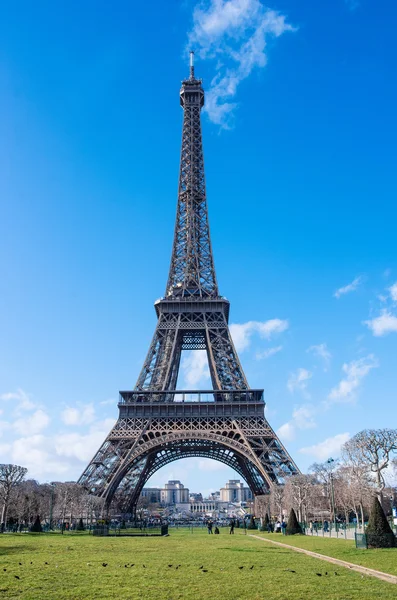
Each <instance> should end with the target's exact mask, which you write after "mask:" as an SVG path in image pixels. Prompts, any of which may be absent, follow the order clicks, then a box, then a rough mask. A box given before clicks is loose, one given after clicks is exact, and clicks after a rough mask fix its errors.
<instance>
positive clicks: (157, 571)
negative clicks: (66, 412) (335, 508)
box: [0, 529, 397, 600]
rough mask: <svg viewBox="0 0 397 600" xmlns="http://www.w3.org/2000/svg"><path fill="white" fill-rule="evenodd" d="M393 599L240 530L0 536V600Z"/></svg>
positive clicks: (378, 586) (375, 585)
mask: <svg viewBox="0 0 397 600" xmlns="http://www.w3.org/2000/svg"><path fill="white" fill-rule="evenodd" d="M288 541H290V539H289V540H288ZM339 543H340V544H341V545H342V543H343V542H339ZM363 552H364V551H363ZM19 563H21V564H19ZM102 563H107V566H106V567H103V566H102ZM131 563H134V566H133V567H132V566H129V565H131ZM125 565H128V566H127V567H125ZM168 565H172V566H171V567H169V566H168ZM178 565H180V566H179V567H178V568H176V567H177V566H178ZM200 567H203V568H202V569H200ZM241 567H243V568H241ZM251 567H253V568H251ZM291 571H295V572H291ZM326 572H327V573H328V574H327V575H326ZM317 573H320V574H321V576H319V575H317ZM335 573H336V575H335ZM16 576H17V577H18V578H19V579H17V578H16ZM396 594H397V587H396V586H395V585H392V584H389V583H386V582H384V581H379V580H377V579H374V578H372V577H362V576H361V575H360V574H357V573H354V572H352V571H349V570H348V569H344V568H339V567H334V566H333V565H330V564H327V563H326V562H324V561H321V560H319V559H313V558H310V557H307V556H304V555H302V554H298V553H296V552H294V551H293V550H287V549H284V548H280V547H277V546H273V545H271V544H265V543H264V542H261V541H260V540H257V539H254V538H251V537H249V535H246V536H245V535H242V534H241V533H240V532H238V531H236V534H235V535H234V536H231V535H229V534H228V530H221V535H219V536H216V535H212V536H210V535H208V534H207V533H206V532H205V530H195V531H194V533H193V534H192V533H190V532H189V531H188V530H178V531H174V530H172V529H171V530H170V536H169V537H165V538H160V537H152V538H150V537H149V538H147V537H146V538H145V537H138V538H126V537H125V538H96V537H95V538H94V537H92V536H89V535H87V534H81V535H79V534H77V535H76V534H65V535H63V536H62V535H58V534H47V535H46V534H36V535H35V534H13V535H10V534H3V535H0V600H1V598H7V600H8V599H13V598H18V599H23V600H28V599H29V600H45V599H48V598H51V599H56V600H66V599H73V600H82V599H86V598H89V599H91V598H93V599H102V598H103V599H105V598H118V599H123V600H124V599H133V598H134V599H135V598H139V599H142V600H163V599H168V600H176V599H179V598H183V599H186V600H191V599H194V600H199V599H210V598H211V599H218V598H219V599H222V600H223V599H225V600H237V599H238V600H240V599H242V598H249V599H250V600H255V599H261V600H262V599H266V600H272V599H283V600H298V599H299V600H310V599H315V600H317V599H319V598H321V599H325V600H331V599H332V600H353V599H357V600H358V599H360V600H366V599H367V598H368V599H369V598H372V597H373V596H374V595H378V596H381V597H382V600H388V599H392V598H393V599H395V598H396Z"/></svg>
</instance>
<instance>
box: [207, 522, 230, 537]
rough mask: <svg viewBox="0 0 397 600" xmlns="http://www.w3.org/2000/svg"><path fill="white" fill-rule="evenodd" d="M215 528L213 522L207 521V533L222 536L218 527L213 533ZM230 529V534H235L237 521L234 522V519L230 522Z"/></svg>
mask: <svg viewBox="0 0 397 600" xmlns="http://www.w3.org/2000/svg"><path fill="white" fill-rule="evenodd" d="M213 527H214V524H213V522H212V521H207V531H208V533H209V534H212V533H214V534H215V535H219V534H220V531H219V527H218V526H217V525H216V526H215V528H214V531H212V528H213ZM229 527H230V530H229V533H230V534H234V527H235V521H234V519H232V520H231V521H230V524H229Z"/></svg>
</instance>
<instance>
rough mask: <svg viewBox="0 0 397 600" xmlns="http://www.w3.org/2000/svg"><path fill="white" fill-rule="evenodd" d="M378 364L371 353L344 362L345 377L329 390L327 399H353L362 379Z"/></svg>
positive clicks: (335, 400)
mask: <svg viewBox="0 0 397 600" xmlns="http://www.w3.org/2000/svg"><path fill="white" fill-rule="evenodd" d="M378 366H379V362H378V360H377V358H376V357H375V356H374V355H373V354H368V356H366V357H363V358H359V359H358V360H352V361H351V362H349V363H345V364H344V365H343V367H342V371H343V372H344V373H345V377H343V379H341V381H340V382H339V383H338V385H337V386H335V387H334V388H333V389H332V390H331V392H330V393H329V395H328V400H330V401H331V402H351V401H353V400H354V399H355V395H356V392H357V390H358V388H359V387H360V385H361V383H362V380H363V379H364V378H365V377H366V376H367V375H368V373H369V372H370V371H372V369H375V368H376V367H378Z"/></svg>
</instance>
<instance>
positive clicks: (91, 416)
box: [61, 403, 95, 425]
mask: <svg viewBox="0 0 397 600" xmlns="http://www.w3.org/2000/svg"><path fill="white" fill-rule="evenodd" d="M61 419H62V421H63V422H64V423H65V425H89V424H90V423H92V422H93V421H94V420H95V408H94V405H93V404H92V403H90V404H86V405H84V406H81V407H78V408H76V407H70V406H68V407H67V408H65V410H63V411H62V413H61Z"/></svg>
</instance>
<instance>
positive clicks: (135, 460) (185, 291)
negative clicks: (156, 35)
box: [79, 55, 299, 511]
mask: <svg viewBox="0 0 397 600" xmlns="http://www.w3.org/2000/svg"><path fill="white" fill-rule="evenodd" d="M191 57H192V55H191ZM180 102H181V105H182V108H183V111H184V116H183V130H182V149H181V162H180V173H179V191H178V204H177V214H176V223H175V233H174V243H173V249H172V256H171V265H170V271H169V276H168V282H167V287H166V292H165V296H164V298H162V299H161V300H158V301H157V302H156V303H155V310H156V314H157V317H158V322H157V327H156V330H155V333H154V336H153V339H152V342H151V344H150V348H149V352H148V354H147V357H146V360H145V362H144V365H143V367H142V370H141V372H140V375H139V377H138V380H137V383H136V385H135V388H134V390H133V391H130V392H120V402H119V411H120V412H119V418H118V421H117V422H116V424H115V426H114V427H113V429H112V431H111V432H110V433H109V435H108V437H107V438H106V440H105V441H104V443H103V444H102V446H101V448H100V449H99V450H98V452H97V453H96V454H95V456H94V458H93V459H92V461H91V462H90V464H89V465H88V467H87V468H86V469H85V471H84V473H83V474H82V476H81V477H80V479H79V483H81V484H83V485H84V486H86V487H87V489H89V490H90V491H91V492H92V493H93V494H96V495H98V496H100V497H102V498H103V499H104V500H105V505H106V506H107V507H109V506H110V503H111V501H112V498H113V497H114V495H115V493H116V491H117V493H118V495H120V494H122V495H124V497H125V500H126V510H128V511H132V510H133V509H134V507H135V506H136V502H137V500H138V498H139V495H140V492H141V490H142V488H143V486H144V484H145V482H146V481H147V480H148V478H149V477H151V475H153V473H155V471H157V470H158V469H160V468H161V467H163V466H164V465H166V464H167V463H169V462H171V461H174V460H177V459H180V458H185V457H191V456H200V457H206V458H213V459H215V460H219V461H221V462H223V463H225V464H227V465H229V466H230V467H232V468H233V469H234V470H235V471H236V472H237V473H239V474H240V475H241V477H243V478H244V479H245V480H246V482H247V483H248V485H249V486H250V488H251V490H252V491H253V493H254V495H256V496H258V495H261V494H264V493H266V492H267V491H268V490H269V487H270V486H271V484H272V483H280V482H283V481H284V479H285V477H286V476H288V475H291V474H295V473H298V472H299V471H298V468H297V467H296V465H295V463H294V462H293V461H292V459H291V457H290V456H289V455H288V453H287V451H286V449H285V448H284V446H283V445H282V444H281V442H280V440H279V439H278V438H277V435H276V434H275V432H274V431H273V429H272V428H271V427H270V425H269V423H268V422H267V420H266V418H265V415H264V408H265V404H264V401H263V390H253V389H250V388H249V385H248V382H247V379H246V377H245V374H244V372H243V369H242V366H241V364H240V361H239V358H238V356H237V353H236V350H235V348H234V345H233V341H232V338H231V336H230V331H229V327H228V319H229V302H228V301H227V300H226V299H225V298H223V297H222V296H220V295H219V292H218V284H217V280H216V274H215V267H214V260H213V254H212V248H211V239H210V228H209V223H208V210H207V198H206V186H205V176H204V158H203V145H202V134H201V119H200V113H201V109H202V107H203V105H204V91H203V88H202V82H201V80H200V79H196V78H195V75H194V66H193V61H192V60H191V66H190V77H189V79H186V80H184V81H183V82H182V88H181V92H180ZM182 350H205V351H206V352H207V357H208V364H209V370H210V375H211V381H212V389H211V390H207V391H197V390H191V391H178V390H176V385H177V378H178V372H179V366H180V360H181V353H182Z"/></svg>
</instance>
